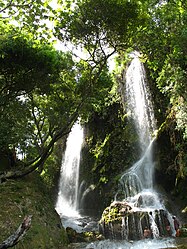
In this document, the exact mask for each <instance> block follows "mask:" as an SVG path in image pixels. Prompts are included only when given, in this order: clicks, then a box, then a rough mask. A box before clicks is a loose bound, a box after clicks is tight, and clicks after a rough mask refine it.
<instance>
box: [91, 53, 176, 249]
mask: <svg viewBox="0 0 187 249" xmlns="http://www.w3.org/2000/svg"><path fill="white" fill-rule="evenodd" d="M125 85H126V89H125V92H126V93H125V98H126V102H127V113H128V115H129V119H130V121H131V122H134V125H135V127H136V131H135V132H137V135H138V138H139V147H140V159H139V160H138V161H137V162H136V163H135V164H134V165H132V167H131V168H130V169H129V170H127V171H126V172H124V174H123V175H122V176H121V179H120V181H119V187H118V191H117V193H116V195H115V201H114V202H113V203H112V204H111V205H110V207H109V208H106V209H105V211H104V212H103V216H102V218H101V221H100V229H101V232H102V233H103V234H104V235H105V237H106V238H110V239H111V238H112V239H125V240H139V239H142V238H144V234H145V230H146V229H147V230H148V231H149V232H150V235H149V238H152V239H157V238H161V237H168V236H171V235H172V234H174V227H173V222H172V218H171V215H170V214H169V212H168V211H167V209H166V208H165V206H164V204H163V202H162V201H161V200H160V198H159V194H158V193H157V192H156V191H155V189H154V183H153V176H154V160H153V156H152V153H153V148H154V133H155V131H156V122H155V118H154V111H153V106H152V102H151V96H150V93H149V89H148V85H147V81H146V76H145V70H144V67H143V64H142V63H141V62H140V60H139V58H138V56H137V55H136V54H134V58H133V59H132V61H131V64H130V66H129V67H128V69H127V71H126V77H125ZM112 220H113V221H112ZM150 243H151V242H150ZM151 245H152V244H150V245H149V246H151ZM143 246H145V247H143V248H148V247H149V246H148V247H147V246H146V245H143ZM162 246H163V247H162V248H166V247H164V244H163V245H162ZM93 248H100V247H93ZM108 248H113V247H110V246H109V247H108ZM115 248H118V247H117V246H116V247H115ZM120 248H139V247H136V246H135V247H133V246H132V247H128V246H127V247H120ZM155 248H157V247H155Z"/></svg>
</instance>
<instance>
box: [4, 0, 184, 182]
mask: <svg viewBox="0 0 187 249" xmlns="http://www.w3.org/2000/svg"><path fill="white" fill-rule="evenodd" d="M186 9H187V6H186V1H183V0H172V1H169V0H168V1H160V0H146V1H144V0H141V1H138V0H124V1H119V0H107V1H106V0H105V1H104V0H77V1H71V0H67V1H61V0H59V1H49V0H40V1H35V2H33V1H24V0H10V1H2V0H0V24H1V28H0V40H1V44H0V91H1V95H0V109H1V113H0V121H1V122H0V123H1V125H0V133H1V138H0V149H1V150H2V151H3V150H9V149H12V148H16V149H17V150H18V151H19V153H22V154H23V155H22V159H21V161H22V163H24V168H25V171H24V174H25V173H27V172H29V171H32V170H34V169H36V168H37V167H38V166H39V167H40V166H41V167H42V165H43V163H44V161H45V160H46V158H47V157H48V156H49V154H50V153H51V151H52V148H53V146H54V144H55V143H56V141H58V139H59V138H61V137H62V136H63V135H66V134H67V133H68V132H69V130H70V129H71V126H72V124H73V123H74V122H75V120H76V119H77V118H78V116H79V117H82V120H84V121H86V120H88V119H89V115H90V114H91V113H92V112H94V111H100V110H102V109H103V108H104V107H105V106H106V105H107V104H108V103H107V101H106V100H107V99H109V96H110V94H111V89H112V86H113V83H114V81H115V77H111V74H110V73H109V71H108V68H107V63H108V60H109V58H110V57H111V56H112V55H114V54H116V55H117V56H118V61H123V60H124V58H125V54H126V53H127V52H129V51H132V50H138V51H139V52H140V53H141V54H142V58H143V60H144V62H145V64H146V67H147V70H148V72H149V75H150V82H151V83H150V84H152V86H151V87H152V89H153V95H154V97H155V105H156V106H157V115H160V116H162V118H161V119H160V120H161V121H160V123H159V125H163V124H162V123H165V124H167V125H168V127H169V124H171V123H172V125H173V126H172V127H173V135H172V138H173V141H174V138H176V136H178V137H180V139H179V140H178V141H180V142H177V143H175V147H176V150H177V155H181V153H182V155H183V157H182V159H181V160H182V162H183V167H182V170H181V171H180V172H181V173H180V175H181V176H182V175H186V173H187V166H186V164H184V161H185V156H184V151H185V148H186V138H187V126H186V120H187V109H186V101H187V87H186V84H185V82H186V66H187V62H186V57H187V54H186V40H187V29H186V27H187V25H186V24H187V23H186V22H187V11H186ZM57 39H58V40H60V41H61V42H62V43H63V44H64V45H65V44H67V43H71V45H73V46H75V47H81V49H83V50H84V51H85V53H86V58H85V59H84V60H83V59H79V60H77V58H75V57H74V55H73V54H71V52H60V51H56V50H55V49H54V43H53V41H54V40H57ZM159 112H160V113H159ZM167 125H165V127H166V126H167ZM176 131H177V135H176ZM175 141H176V139H175ZM179 164H180V162H179ZM180 169H181V168H180ZM18 175H19V174H18ZM3 177H4V178H7V177H8V176H7V175H4V176H3Z"/></svg>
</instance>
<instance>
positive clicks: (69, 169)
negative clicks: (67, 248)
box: [56, 122, 83, 217]
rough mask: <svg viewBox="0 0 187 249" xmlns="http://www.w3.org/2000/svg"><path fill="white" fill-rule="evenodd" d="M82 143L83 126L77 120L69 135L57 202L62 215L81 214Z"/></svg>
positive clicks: (58, 210)
mask: <svg viewBox="0 0 187 249" xmlns="http://www.w3.org/2000/svg"><path fill="white" fill-rule="evenodd" d="M82 143H83V128H82V127H81V125H80V124H79V123H78V122H77V123H75V125H74V126H73V127H72V130H71V132H70V134H69V136H68V139H67V143H66V150H65V154H64V156H63V159H62V167H61V175H60V182H59V193H58V199H57V203H56V210H57V212H58V213H59V214H60V216H69V217H71V216H79V214H78V211H77V206H78V181H79V164H80V152H81V146H82Z"/></svg>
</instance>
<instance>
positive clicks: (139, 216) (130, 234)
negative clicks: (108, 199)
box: [99, 202, 171, 240]
mask: <svg viewBox="0 0 187 249" xmlns="http://www.w3.org/2000/svg"><path fill="white" fill-rule="evenodd" d="M168 227H169V229H168ZM145 229H147V230H150V236H149V237H151V238H158V237H168V236H171V229H170V223H169V220H168V217H167V213H166V211H165V210H162V209H160V210H153V211H152V212H148V211H146V210H141V209H134V208H132V207H131V206H130V205H129V204H128V203H127V202H113V203H111V205H110V206H109V207H107V208H106V209H105V210H104V212H103V215H102V217H101V220H100V221H99V231H100V233H101V234H103V235H104V237H105V238H106V239H119V240H122V239H125V240H139V239H143V238H145V237H146V236H145Z"/></svg>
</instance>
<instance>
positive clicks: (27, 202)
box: [0, 174, 67, 249]
mask: <svg viewBox="0 0 187 249" xmlns="http://www.w3.org/2000/svg"><path fill="white" fill-rule="evenodd" d="M25 215H32V223H31V228H30V229H29V230H28V231H27V233H26V235H25V236H24V237H23V239H22V240H21V241H20V242H19V243H18V244H17V245H16V246H14V247H13V248H16V249H25V248H27V249H33V248H34V249H48V248H50V249H53V248H54V249H63V248H67V247H66V245H67V237H66V234H65V232H64V229H62V228H60V218H59V216H58V214H57V213H56V211H55V209H54V204H53V203H52V201H51V197H50V195H49V194H48V192H47V190H46V188H45V185H44V184H43V182H42V181H41V179H40V177H39V176H38V175H37V174H32V175H29V176H27V177H25V178H23V179H20V180H16V181H7V182H5V183H3V184H1V185H0V243H1V242H2V241H3V240H5V239H6V238H7V237H9V236H10V235H11V234H12V233H14V232H15V231H16V229H17V228H18V226H19V225H20V224H21V223H22V221H23V219H24V217H25Z"/></svg>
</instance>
